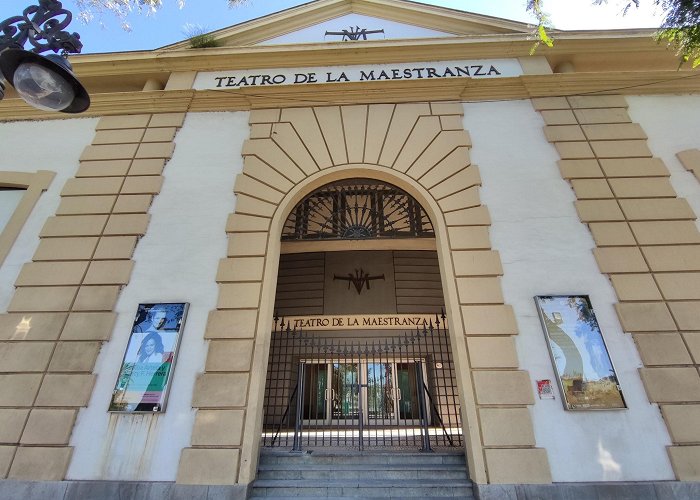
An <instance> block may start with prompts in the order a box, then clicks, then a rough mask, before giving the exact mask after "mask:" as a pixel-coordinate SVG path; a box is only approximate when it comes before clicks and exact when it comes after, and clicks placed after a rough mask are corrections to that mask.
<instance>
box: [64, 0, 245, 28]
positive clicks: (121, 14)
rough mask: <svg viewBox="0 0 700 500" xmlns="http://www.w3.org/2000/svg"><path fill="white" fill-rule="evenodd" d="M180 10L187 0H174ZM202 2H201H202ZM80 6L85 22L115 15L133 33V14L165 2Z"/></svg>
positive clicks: (90, 1)
mask: <svg viewBox="0 0 700 500" xmlns="http://www.w3.org/2000/svg"><path fill="white" fill-rule="evenodd" d="M172 1H174V2H177V6H178V7H179V8H183V7H184V6H185V0H172ZM200 1H201V0H200ZM226 1H227V2H228V6H229V7H236V6H238V5H243V4H245V3H248V0H226ZM75 3H76V5H77V6H78V9H79V12H78V17H79V18H80V19H81V20H82V21H83V22H86V23H87V22H90V21H92V20H94V19H98V20H101V18H102V16H103V15H104V14H106V13H109V14H114V15H115V16H117V17H118V18H119V19H121V21H122V28H123V29H124V30H126V31H131V26H130V25H129V23H128V22H127V20H126V18H127V16H128V15H129V14H131V13H132V12H136V13H139V14H141V13H146V14H152V13H154V12H156V11H157V10H158V9H160V8H161V7H162V6H163V0H75Z"/></svg>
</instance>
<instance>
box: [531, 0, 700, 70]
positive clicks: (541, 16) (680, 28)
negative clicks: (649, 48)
mask: <svg viewBox="0 0 700 500" xmlns="http://www.w3.org/2000/svg"><path fill="white" fill-rule="evenodd" d="M607 1H608V0H593V4H595V5H600V4H602V3H607ZM649 1H651V2H653V3H654V5H656V6H658V7H659V8H660V9H661V10H662V12H663V14H664V21H663V23H662V24H661V26H660V28H659V31H658V32H657V33H656V35H655V38H656V40H657V41H659V42H661V41H666V43H668V45H669V46H670V47H672V48H673V49H675V50H676V54H677V55H678V57H679V58H680V62H681V64H683V63H685V62H687V61H692V65H693V68H695V67H697V66H700V0H649ZM543 2H544V0H527V4H526V8H527V10H528V12H531V13H532V14H534V16H535V17H536V18H537V28H536V31H535V39H536V40H537V41H536V42H535V45H534V47H533V48H532V50H531V51H530V53H533V52H534V51H535V50H536V49H537V47H538V46H539V45H540V44H541V43H544V44H545V45H547V46H548V47H551V46H552V43H553V40H552V38H551V36H550V35H549V33H548V30H549V29H550V28H551V27H552V26H551V23H550V21H549V18H548V16H547V14H546V13H545V12H544V10H543V9H542V5H543ZM639 2H640V0H629V1H628V2H627V4H626V5H625V7H624V9H623V15H624V14H626V13H627V12H628V11H629V9H631V8H632V7H639Z"/></svg>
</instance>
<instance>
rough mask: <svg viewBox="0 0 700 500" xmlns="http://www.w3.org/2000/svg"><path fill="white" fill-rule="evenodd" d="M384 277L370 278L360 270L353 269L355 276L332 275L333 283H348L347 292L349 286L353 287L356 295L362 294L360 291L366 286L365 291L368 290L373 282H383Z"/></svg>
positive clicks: (349, 274)
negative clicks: (338, 281)
mask: <svg viewBox="0 0 700 500" xmlns="http://www.w3.org/2000/svg"><path fill="white" fill-rule="evenodd" d="M383 279H384V275H383V274H382V275H381V276H370V275H369V273H365V272H364V270H363V269H362V268H360V269H355V274H354V275H353V274H352V273H348V275H347V276H338V275H337V274H334V275H333V281H335V280H343V281H347V282H348V290H350V284H351V283H352V284H353V285H355V290H357V295H360V294H361V293H362V289H363V288H364V287H365V285H367V290H369V283H370V281H373V280H383Z"/></svg>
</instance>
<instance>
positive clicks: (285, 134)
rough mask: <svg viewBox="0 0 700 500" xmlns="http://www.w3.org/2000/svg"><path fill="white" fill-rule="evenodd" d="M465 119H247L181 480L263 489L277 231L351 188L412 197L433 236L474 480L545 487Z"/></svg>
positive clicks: (388, 115) (381, 115)
mask: <svg viewBox="0 0 700 500" xmlns="http://www.w3.org/2000/svg"><path fill="white" fill-rule="evenodd" d="M461 115H462V107H461V105H459V104H457V103H416V104H408V105H390V104H389V105H370V106H364V105H358V106H342V107H336V106H333V107H322V108H296V109H284V110H279V109H270V110H258V111H253V112H252V113H251V117H250V123H251V139H250V140H249V141H247V142H246V144H245V145H244V148H243V156H244V169H243V173H242V174H241V175H239V176H238V178H237V180H236V186H235V191H236V194H237V204H236V212H235V213H234V214H232V216H231V218H230V220H229V224H228V226H227V231H228V232H229V238H230V239H229V248H228V259H226V260H224V261H222V263H221V266H220V268H219V274H218V275H217V281H218V282H219V283H220V290H219V301H218V304H217V309H216V310H215V311H212V313H211V314H210V318H209V323H208V327H207V332H206V337H207V338H208V339H210V340H211V342H210V345H209V354H208V357H207V363H206V370H205V372H204V373H203V374H202V375H201V376H200V377H199V378H198V380H197V383H196V385H195V390H194V396H193V406H194V407H196V408H198V413H197V417H196V420H195V428H194V432H193V438H192V447H191V448H187V449H185V450H184V451H183V453H182V456H181V460H180V469H179V472H178V482H181V483H191V484H230V483H232V482H239V483H248V482H250V481H251V480H252V479H253V478H254V476H255V473H256V466H257V458H258V446H259V436H260V431H261V421H262V418H261V412H262V397H263V392H264V383H265V367H266V365H267V353H268V347H269V336H270V330H271V326H272V315H273V303H272V300H271V297H273V296H274V290H275V286H276V281H277V280H276V277H277V264H278V261H279V249H280V240H279V238H280V234H281V228H282V224H283V222H284V220H285V219H286V216H287V214H288V212H289V210H291V209H292V208H293V206H294V205H295V204H296V203H297V202H298V201H299V200H300V199H301V198H302V197H303V196H304V195H305V194H307V193H309V192H310V191H311V190H313V189H314V188H316V187H319V186H321V185H323V184H326V183H328V182H332V181H334V180H338V179H341V178H352V177H374V178H378V179H380V180H384V181H387V182H390V183H392V184H395V185H397V186H398V187H400V188H402V189H404V190H406V191H407V192H408V193H409V194H411V195H412V196H414V197H416V199H417V200H418V201H419V202H420V203H421V204H422V205H423V206H424V208H425V209H426V210H427V211H428V213H429V215H430V216H431V219H432V221H433V224H434V226H435V227H436V239H437V247H438V252H439V257H440V263H441V272H442V279H443V286H444V290H445V296H446V297H447V298H448V300H447V304H446V305H447V313H448V321H449V324H450V325H451V332H452V336H453V341H452V342H453V346H452V348H453V353H454V355H455V360H456V364H457V371H458V373H460V376H459V378H458V385H459V389H460V394H461V397H462V410H463V420H464V421H465V422H468V425H467V426H465V434H466V436H465V437H466V441H467V455H468V459H469V467H470V473H471V477H472V479H473V480H475V481H477V482H481V483H485V482H492V483H518V482H548V481H550V474H549V466H548V463H547V457H546V453H545V451H544V450H542V449H538V448H535V447H534V439H533V435H532V427H531V423H530V420H529V413H528V412H527V410H526V406H527V405H528V404H532V403H533V393H532V387H531V383H530V380H529V376H528V374H527V372H525V371H522V370H518V369H517V368H516V366H514V365H513V360H514V359H515V349H514V343H513V338H512V336H513V335H515V334H517V327H516V325H515V318H514V316H513V312H512V309H511V308H510V306H507V305H504V304H503V298H502V295H501V291H500V285H499V282H498V281H499V279H498V276H499V275H500V274H501V273H502V271H501V264H500V259H499V256H498V253H497V252H493V251H491V244H490V240H489V235H488V225H489V223H490V219H489V215H488V212H487V210H486V209H485V207H483V206H481V203H480V200H479V191H478V186H479V185H480V183H481V180H480V177H479V173H478V169H477V168H476V167H475V166H473V165H471V161H470V159H469V148H470V146H471V141H470V139H469V136H468V134H466V133H465V132H464V130H463V126H462V121H461ZM242 270H245V272H243V271H242ZM458 290H459V292H458ZM465 335H466V339H465ZM468 352H469V354H468ZM231 353H236V356H231V355H230V354H231ZM470 366H478V367H479V369H478V370H474V371H472V370H471V369H470ZM478 415H479V416H478ZM480 424H481V425H480ZM239 465H240V469H239Z"/></svg>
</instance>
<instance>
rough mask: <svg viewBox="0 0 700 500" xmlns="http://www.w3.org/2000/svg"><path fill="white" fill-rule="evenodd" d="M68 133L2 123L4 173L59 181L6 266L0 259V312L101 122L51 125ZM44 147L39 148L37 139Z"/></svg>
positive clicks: (43, 200)
mask: <svg viewBox="0 0 700 500" xmlns="http://www.w3.org/2000/svg"><path fill="white" fill-rule="evenodd" d="M50 123H52V124H53V125H49V126H54V127H57V126H59V125H57V124H58V123H60V127H61V129H62V130H64V131H65V132H66V133H67V134H68V137H70V140H66V137H65V136H63V135H62V134H47V133H46V126H47V122H10V123H0V137H2V151H3V152H2V154H1V155H0V171H2V172H24V173H34V172H37V171H38V170H48V171H51V172H55V173H56V177H55V178H54V179H53V180H51V182H50V184H49V185H48V186H47V187H48V189H47V190H46V191H45V192H44V193H42V194H41V195H40V196H39V197H38V200H37V204H36V206H35V207H34V208H33V209H32V210H31V212H30V214H29V217H28V218H27V220H26V222H25V224H24V227H23V228H22V229H21V231H20V233H19V235H18V237H17V240H16V242H15V241H13V242H12V244H11V247H10V249H9V253H8V255H7V258H6V260H5V261H4V262H1V260H2V259H0V311H6V310H7V309H6V308H7V305H8V304H9V302H10V299H11V298H12V294H13V292H14V286H13V285H14V282H15V280H16V279H17V275H18V274H19V271H20V268H21V267H22V265H23V264H24V263H25V262H28V261H29V260H31V257H32V254H33V253H34V250H35V249H36V247H37V245H38V244H39V237H38V235H39V231H40V230H41V226H43V224H44V222H45V221H46V218H47V217H49V216H51V215H53V214H54V213H55V211H56V207H57V206H58V203H59V193H60V191H61V188H62V186H63V184H64V183H65V182H66V180H67V179H68V178H70V177H71V176H72V175H74V173H75V170H76V169H77V165H78V158H79V157H80V154H81V153H82V151H83V148H85V146H86V145H87V144H90V140H91V139H92V136H93V134H94V130H95V124H96V123H97V119H94V118H83V119H74V120H61V121H60V122H58V121H56V122H50ZM39 137H40V138H41V146H40V147H37V138H39Z"/></svg>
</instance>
